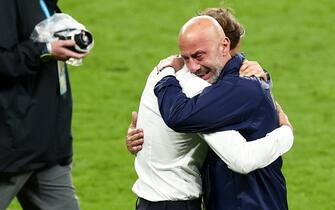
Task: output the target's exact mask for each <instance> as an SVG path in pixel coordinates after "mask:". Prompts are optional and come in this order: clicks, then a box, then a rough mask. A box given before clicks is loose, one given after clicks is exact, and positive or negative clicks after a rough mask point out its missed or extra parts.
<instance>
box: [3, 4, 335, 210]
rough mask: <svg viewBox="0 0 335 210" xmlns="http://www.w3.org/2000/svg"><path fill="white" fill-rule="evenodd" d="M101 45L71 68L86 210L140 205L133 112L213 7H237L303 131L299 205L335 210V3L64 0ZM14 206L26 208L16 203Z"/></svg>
mask: <svg viewBox="0 0 335 210" xmlns="http://www.w3.org/2000/svg"><path fill="white" fill-rule="evenodd" d="M59 4H60V6H61V8H62V9H63V12H65V13H68V14H71V15H72V16H73V17H74V18H76V19H77V20H78V21H80V22H82V23H83V24H85V25H86V26H87V28H88V29H89V30H91V31H92V32H93V34H94V37H95V47H94V48H93V51H92V53H91V55H89V57H87V59H85V60H84V63H83V66H81V67H79V68H76V67H70V74H71V81H72V90H73V96H74V115H73V135H74V153H75V156H74V163H73V179H74V183H75V186H76V189H77V194H78V197H79V199H80V204H81V209H83V210H130V209H134V206H135V200H136V197H135V195H134V194H133V193H132V192H131V186H132V184H133V182H134V181H135V179H136V174H135V171H134V168H133V159H134V157H133V156H132V155H130V154H129V153H128V152H127V150H126V147H125V145H124V140H125V136H126V129H127V127H128V124H129V121H130V112H131V111H132V110H137V107H138V102H139V99H140V95H141V92H142V89H143V87H144V84H145V81H146V78H147V76H148V74H149V72H150V71H151V69H152V68H153V66H155V65H156V64H157V63H158V61H159V60H160V59H161V58H164V57H166V56H168V55H170V54H174V53H177V52H178V47H177V34H178V31H179V28H180V26H181V25H182V24H183V23H184V22H185V21H186V20H187V19H188V18H190V17H191V16H193V15H194V14H195V13H196V12H197V11H199V10H202V9H204V8H207V7H219V6H222V5H226V6H230V7H232V8H233V9H234V10H235V15H236V16H237V18H238V19H239V21H240V22H241V23H243V25H244V26H245V27H246V36H245V37H244V39H243V43H242V51H243V52H245V54H246V56H247V58H248V59H249V60H257V61H258V62H259V63H260V64H261V65H262V66H263V67H264V68H265V69H267V70H268V71H269V72H270V73H271V75H272V78H273V81H274V89H273V92H274V95H275V97H276V99H277V100H278V101H279V102H280V103H281V105H282V106H283V108H284V110H285V111H286V113H287V114H288V116H289V118H290V121H291V122H292V124H293V125H294V129H295V143H294V147H293V149H292V150H291V151H290V152H289V153H287V154H286V155H285V156H284V167H283V171H284V174H285V177H286V181H287V188H288V200H289V207H290V209H291V210H334V209H335V190H334V189H335V161H334V155H335V152H334V151H335V149H334V148H335V140H334V138H335V129H334V125H335V119H334V118H335V112H334V109H335V91H334V90H335V87H334V84H335V82H334V79H335V69H334V67H335V59H334V58H333V57H334V55H335V52H334V51H335V50H334V49H335V47H334V46H335V45H334V44H335V36H334V34H335V27H334V22H335V15H334V10H335V1H333V0H319V1H309V0H295V1H292V0H281V1H279V0H277V1H275V0H255V1H248V0H244V1H240V0H239V1H238V0H227V1H225V2H224V4H222V2H220V1H215V0H193V1H191V0H176V1H167V0H162V1H158V0H136V1H135V0H120V1H114V0H111V1H107V0H80V1H75V0H67V1H65V0H62V1H59ZM9 209H10V210H18V209H20V207H19V205H18V203H17V202H16V201H15V202H13V203H12V205H11V206H10V207H9Z"/></svg>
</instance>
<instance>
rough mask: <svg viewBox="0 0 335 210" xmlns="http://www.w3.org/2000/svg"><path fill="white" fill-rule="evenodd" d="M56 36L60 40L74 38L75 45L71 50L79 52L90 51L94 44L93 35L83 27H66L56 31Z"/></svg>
mask: <svg viewBox="0 0 335 210" xmlns="http://www.w3.org/2000/svg"><path fill="white" fill-rule="evenodd" d="M54 37H56V38H58V39H60V40H74V41H75V45H74V47H73V48H71V50H73V51H76V52H79V53H87V52H89V51H90V50H91V49H92V47H93V45H94V39H93V35H92V34H91V33H90V32H88V31H86V30H83V29H74V28H69V29H64V30H61V31H57V32H55V33H54Z"/></svg>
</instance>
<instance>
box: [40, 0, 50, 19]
mask: <svg viewBox="0 0 335 210" xmlns="http://www.w3.org/2000/svg"><path fill="white" fill-rule="evenodd" d="M40 6H41V9H42V11H43V12H44V15H45V17H47V18H48V17H50V16H51V15H50V12H49V10H48V7H47V5H46V3H45V1H44V0H40Z"/></svg>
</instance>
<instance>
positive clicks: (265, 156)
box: [201, 126, 294, 174]
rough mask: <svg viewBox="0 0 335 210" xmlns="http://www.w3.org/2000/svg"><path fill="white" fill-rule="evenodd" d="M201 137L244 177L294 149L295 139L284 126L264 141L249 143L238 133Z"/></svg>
mask: <svg viewBox="0 0 335 210" xmlns="http://www.w3.org/2000/svg"><path fill="white" fill-rule="evenodd" d="M201 136H202V137H203V138H204V139H205V141H206V142H207V143H208V145H209V146H210V147H211V149H212V150H213V151H214V152H215V153H216V154H217V155H218V156H219V157H220V158H221V159H222V160H223V161H224V162H225V163H226V164H227V165H228V167H229V168H230V169H231V170H233V171H235V172H238V173H242V174H247V173H249V172H251V171H253V170H256V169H259V168H263V167H266V166H267V165H269V164H271V163H272V162H273V161H275V160H276V159H277V158H278V157H280V156H281V155H282V154H284V153H285V152H287V151H288V150H289V149H290V148H291V147H292V145H293V139H294V137H293V132H292V129H291V128H290V127H288V126H281V127H280V128H277V129H275V130H274V131H272V132H271V133H268V134H267V135H266V136H265V137H263V138H261V139H257V140H254V141H248V142H247V141H246V139H245V138H244V137H243V136H242V135H241V134H240V133H238V132H237V131H224V132H217V133H212V134H203V135H201Z"/></svg>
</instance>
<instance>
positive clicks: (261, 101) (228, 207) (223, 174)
mask: <svg viewBox="0 0 335 210" xmlns="http://www.w3.org/2000/svg"><path fill="white" fill-rule="evenodd" d="M243 59H244V58H243V56H242V55H237V56H235V57H233V58H232V59H231V60H230V61H229V62H228V63H227V64H226V65H225V67H224V68H223V70H222V72H221V74H220V76H219V78H218V80H217V82H216V83H215V84H213V85H212V86H210V87H207V88H205V89H204V90H203V92H202V93H201V94H199V95H197V96H195V97H193V98H187V97H186V96H185V94H184V93H183V92H182V89H181V87H180V85H179V82H178V80H177V79H176V78H175V77H173V76H167V77H164V78H163V79H162V80H161V81H159V82H158V83H157V85H156V86H155V90H154V91H155V94H156V96H157V98H158V103H159V109H160V112H161V115H162V117H163V119H164V121H165V123H166V124H167V125H168V126H169V127H170V128H172V129H173V130H175V131H177V132H201V133H210V132H216V131H224V130H237V131H239V132H240V133H241V134H242V135H243V136H244V137H245V138H246V139H247V140H248V141H252V140H254V139H257V138H261V137H263V136H265V135H266V134H267V133H268V132H270V131H272V130H274V129H275V128H277V127H278V126H279V125H278V116H277V112H276V110H275V105H274V103H273V100H272V97H271V93H270V89H269V88H267V87H266V85H265V86H264V85H263V84H262V82H261V81H260V80H259V79H257V78H254V77H249V78H242V77H239V68H240V66H241V65H242V62H243ZM206 162H207V163H206V165H205V171H206V173H205V180H206V182H205V185H206V186H205V187H204V191H205V200H206V201H208V202H206V205H207V208H208V209H209V210H232V209H234V210H235V209H241V210H286V209H288V205H287V196H286V184H285V178H284V176H283V174H282V172H281V168H282V159H281V157H280V158H278V159H277V160H276V161H274V162H273V163H272V164H270V165H269V166H267V167H265V168H262V169H258V170H255V171H253V172H251V173H249V174H246V175H243V174H239V173H236V172H233V171H231V170H230V169H229V168H228V167H227V165H226V164H225V163H224V162H223V161H222V160H221V159H220V158H219V157H218V156H217V155H216V154H215V153H214V152H212V151H210V152H209V154H208V157H207V161H206Z"/></svg>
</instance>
